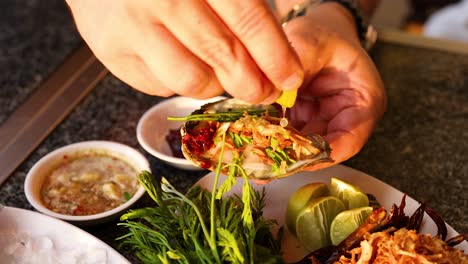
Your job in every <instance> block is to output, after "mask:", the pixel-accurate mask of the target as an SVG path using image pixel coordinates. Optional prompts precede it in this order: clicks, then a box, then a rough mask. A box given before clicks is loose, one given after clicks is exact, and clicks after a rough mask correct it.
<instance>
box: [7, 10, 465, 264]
mask: <svg viewBox="0 0 468 264" xmlns="http://www.w3.org/2000/svg"><path fill="white" fill-rule="evenodd" d="M57 5H58V6H60V7H59V8H58V9H59V10H62V11H66V10H64V9H63V6H61V5H60V4H57ZM57 21H60V23H62V24H61V26H57V25H56V24H54V23H51V24H50V27H52V28H48V29H47V30H45V31H44V35H42V38H47V37H48V36H55V38H56V39H58V40H61V41H59V42H57V43H56V44H54V45H55V46H54V45H52V46H53V47H54V48H51V49H46V52H45V53H43V52H44V51H43V49H41V48H43V46H44V45H45V46H46V47H50V46H49V44H50V43H51V42H49V41H46V40H44V41H45V43H46V44H43V43H42V42H41V41H39V40H37V41H39V42H40V43H42V44H38V43H36V44H35V45H32V46H31V50H29V49H26V48H25V49H24V50H27V51H28V52H32V54H35V53H34V52H38V54H40V56H38V57H37V58H39V57H41V58H42V59H34V58H29V59H28V61H27V62H21V63H20V62H18V63H13V62H14V61H15V60H20V58H10V57H9V56H10V54H9V53H0V55H1V56H0V60H1V63H2V65H5V64H4V62H5V61H6V62H9V63H7V65H8V69H7V73H5V72H3V73H2V74H4V75H0V77H1V79H0V81H1V82H2V89H3V88H6V90H8V91H6V92H5V91H2V92H1V93H0V102H1V104H0V106H1V107H2V108H1V109H0V110H2V112H3V111H4V109H6V110H5V112H6V113H2V114H3V118H5V116H7V115H8V113H10V112H11V111H13V110H12V109H14V108H15V107H17V105H18V104H19V102H20V101H22V100H24V98H26V97H27V95H25V94H27V92H24V93H23V92H18V93H16V92H15V90H14V89H20V90H21V89H24V87H34V86H36V85H37V84H38V83H39V82H40V80H42V79H43V78H44V77H45V76H46V75H47V74H48V73H50V71H51V70H53V69H54V68H55V67H56V66H57V65H59V64H60V61H62V60H63V58H64V57H65V56H66V55H67V54H68V53H69V52H70V51H71V50H72V49H73V47H75V46H76V45H77V43H79V37H78V36H77V35H76V32H73V25H72V24H70V19H69V18H67V17H66V16H65V17H62V18H61V19H58V20H57ZM54 25H55V26H57V27H58V29H57V28H55V29H54V27H55V26H54ZM68 30H70V31H71V33H70V34H69V32H68ZM47 32H48V33H47ZM56 34H59V35H60V36H62V37H63V38H61V37H60V36H57V35H56ZM66 36H67V37H69V38H70V39H69V40H67V41H65V42H63V39H64V38H66ZM0 37H2V40H4V39H5V38H3V35H2V33H0ZM17 38H18V39H14V38H13V39H10V40H9V41H12V43H23V42H21V38H22V41H26V39H28V38H27V37H25V36H17ZM47 43H49V44H47ZM15 45H16V44H15ZM54 50H55V52H54ZM14 54H15V55H14V56H18V54H21V53H18V54H17V53H14ZM11 56H13V55H11ZM372 56H373V58H374V61H375V62H376V65H377V67H378V69H379V71H380V73H381V75H382V78H383V80H384V83H385V86H386V89H387V93H388V111H387V112H386V114H385V116H384V117H383V119H382V120H381V122H380V123H379V124H378V126H377V128H376V130H375V133H374V134H373V136H372V137H371V139H370V140H369V142H368V144H367V145H366V146H365V147H364V148H363V150H362V151H361V152H360V153H359V154H357V155H356V156H355V157H353V158H351V159H350V160H348V161H346V162H345V163H344V164H345V165H348V166H350V167H352V168H355V169H358V170H361V171H363V172H365V173H367V174H370V175H372V176H374V177H376V178H378V179H380V180H382V181H384V182H386V183H388V184H390V185H392V186H394V187H395V188H397V189H399V190H401V191H403V192H405V193H407V194H408V195H410V196H412V197H413V198H415V199H417V200H419V201H425V202H428V203H429V205H430V206H431V207H432V208H433V209H435V211H437V212H438V213H439V214H440V215H441V216H442V217H443V218H444V219H445V220H446V221H447V222H448V223H449V224H450V225H451V226H453V227H454V228H455V229H456V230H457V231H458V232H461V233H468V216H467V215H468V214H467V208H468V192H466V186H468V163H467V161H468V160H467V157H466V153H467V150H468V146H467V144H468V132H467V131H468V123H467V122H466V120H467V117H468V55H462V54H457V53H450V52H444V51H436V50H432V49H425V48H418V47H410V46H406V45H400V44H391V43H378V45H377V46H376V48H375V49H374V51H373V52H372ZM44 58H46V61H47V62H49V61H50V62H52V63H45V62H43V61H42V60H44ZM23 59H24V58H21V60H23ZM12 61H13V62H12ZM25 63H26V64H29V63H30V65H29V67H26V68H24V66H25ZM15 67H17V68H20V69H17V68H15ZM17 70H20V71H21V74H18V75H16V74H15V72H16V71H17ZM34 76H40V77H39V78H35V77H34ZM29 90H31V88H29ZM29 92H30V91H29ZM9 100H17V101H15V102H17V103H14V104H9V105H8V106H7V107H6V108H4V107H5V106H4V105H3V104H4V103H5V102H6V103H8V102H9ZM161 100H162V98H158V97H151V96H148V95H145V94H142V93H139V92H137V91H135V90H133V89H131V88H129V87H128V86H126V85H125V84H123V83H122V82H120V81H119V80H117V79H116V78H115V77H113V76H111V75H109V76H107V77H106V78H105V79H104V80H103V81H101V82H100V83H99V85H98V86H97V87H95V88H94V90H93V91H92V92H91V93H90V94H89V95H88V96H87V97H86V98H85V99H84V100H83V101H82V102H81V103H80V104H79V105H78V107H77V108H76V109H75V110H74V111H73V112H72V113H71V115H70V116H68V117H67V118H66V119H65V121H64V122H62V124H60V126H58V127H57V128H56V129H55V130H54V131H53V132H52V134H51V135H50V136H49V137H48V138H47V139H46V140H45V141H44V142H43V143H42V144H41V145H40V146H39V147H38V148H37V149H36V150H35V151H34V153H33V154H32V155H31V156H30V157H29V158H28V159H27V160H26V161H25V162H24V163H23V164H22V165H21V166H20V167H19V168H18V169H17V170H16V171H15V173H14V174H13V175H12V176H11V177H10V178H9V179H8V180H7V181H5V182H4V183H3V184H2V185H1V186H0V193H1V196H0V204H4V205H7V206H14V207H19V208H26V209H32V207H31V206H30V205H29V204H28V202H27V201H26V198H25V196H24V193H23V182H24V178H25V175H26V173H27V172H28V170H29V169H30V168H31V167H32V165H33V164H34V163H35V162H37V161H38V160H39V159H40V158H41V157H42V156H44V155H45V154H47V153H48V152H50V151H52V150H54V149H56V148H58V147H61V146H64V145H67V144H70V143H74V142H78V141H84V140H94V139H99V140H113V141H117V142H121V143H124V144H127V145H130V146H133V147H135V148H137V149H138V150H140V151H141V152H142V153H144V154H145V155H146V157H147V158H148V159H149V160H150V163H151V168H152V170H153V172H155V173H157V174H159V175H164V176H166V177H167V178H168V179H169V180H170V181H171V183H172V184H173V185H174V186H176V187H177V188H178V189H180V190H181V191H185V190H187V188H188V187H189V186H191V185H192V184H193V183H195V182H196V181H197V180H198V179H199V178H200V177H201V176H203V175H204V174H205V173H206V172H203V171H202V172H196V173H195V172H187V171H182V170H178V169H175V168H172V167H170V166H168V165H165V164H164V163H162V162H161V161H159V160H158V159H156V158H154V157H152V156H151V155H149V154H148V153H146V152H145V151H144V150H143V149H142V148H141V147H140V146H139V145H138V142H137V139H136V135H135V128H136V124H137V122H138V119H139V118H140V117H141V115H142V114H143V113H144V112H145V111H146V110H147V109H149V108H150V107H151V106H153V105H154V104H156V103H158V102H159V101H161ZM1 120H2V119H0V124H1ZM149 202H150V200H149V198H148V197H147V196H145V197H144V198H142V199H141V200H140V201H139V202H138V204H137V206H142V205H146V204H148V203H149ZM116 224H117V222H111V223H108V224H103V225H99V226H95V227H89V228H84V229H85V230H86V231H89V232H90V233H91V234H93V235H95V236H96V237H98V238H100V239H102V240H103V241H104V242H106V243H108V244H109V245H111V246H112V247H114V248H118V243H117V242H116V241H115V238H117V237H118V236H120V235H122V234H123V233H124V230H122V229H121V228H120V227H118V226H117V225H116ZM118 250H119V251H120V252H121V253H122V254H123V255H124V256H126V257H127V258H129V259H130V260H131V261H134V262H136V260H135V258H134V256H133V255H132V253H131V252H130V251H128V250H122V249H118Z"/></svg>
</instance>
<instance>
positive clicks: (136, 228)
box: [118, 134, 282, 263]
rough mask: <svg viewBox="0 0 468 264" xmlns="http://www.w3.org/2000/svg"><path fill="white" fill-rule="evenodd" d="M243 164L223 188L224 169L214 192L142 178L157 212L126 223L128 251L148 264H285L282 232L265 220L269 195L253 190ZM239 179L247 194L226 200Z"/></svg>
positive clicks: (140, 212)
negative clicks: (185, 189) (184, 189)
mask: <svg viewBox="0 0 468 264" xmlns="http://www.w3.org/2000/svg"><path fill="white" fill-rule="evenodd" d="M225 137H226V134H224V135H223V139H222V141H223V142H224V141H225ZM223 151H224V148H223V149H222V150H221V152H223ZM221 157H222V153H221V155H220V159H221ZM241 160H242V157H236V159H235V162H233V163H232V164H229V165H226V166H229V175H228V177H227V179H226V180H225V181H224V182H223V183H222V184H221V185H220V187H217V186H218V181H219V175H220V171H221V169H222V167H221V166H222V165H221V164H222V163H221V162H219V163H218V167H217V170H216V176H215V181H214V183H213V190H212V191H211V192H210V191H208V190H205V189H202V188H201V187H199V186H194V187H192V188H191V189H189V191H188V192H187V194H185V195H183V194H182V193H180V192H178V191H177V190H176V189H175V188H174V187H173V186H172V185H171V184H170V183H169V182H168V181H167V180H166V179H165V178H164V177H161V178H160V179H159V180H157V179H156V178H155V177H153V175H151V174H150V173H149V172H147V171H143V172H142V173H140V174H139V175H138V179H139V181H140V183H141V184H142V185H143V186H144V188H145V189H146V191H147V193H148V194H149V196H150V197H151V198H152V199H153V200H154V201H155V202H156V206H155V207H148V208H141V209H135V210H131V211H129V212H128V213H126V214H124V215H123V216H122V217H121V220H122V221H123V222H122V223H119V225H121V226H124V227H126V228H127V229H128V233H127V234H125V235H123V236H122V237H120V238H118V239H120V240H121V241H122V246H128V247H130V248H131V249H132V250H134V251H135V254H136V256H137V257H138V258H139V259H141V260H142V261H143V262H144V263H281V262H282V260H281V247H280V240H281V234H282V232H280V233H279V237H278V240H276V239H275V238H274V236H273V234H272V233H271V228H272V227H273V226H275V225H276V224H277V223H276V221H274V220H266V219H264V217H263V208H264V207H265V190H264V189H263V192H259V191H256V190H254V189H253V188H252V186H251V185H250V182H249V181H248V179H247V175H246V174H245V172H244V170H243V169H242V168H241V167H240V166H239V164H241ZM236 176H241V177H243V178H244V183H243V185H242V194H241V195H240V196H238V195H232V196H223V195H224V194H226V193H227V192H228V191H229V190H230V189H231V188H232V186H234V185H235V184H236V182H237V180H236ZM280 230H282V229H280Z"/></svg>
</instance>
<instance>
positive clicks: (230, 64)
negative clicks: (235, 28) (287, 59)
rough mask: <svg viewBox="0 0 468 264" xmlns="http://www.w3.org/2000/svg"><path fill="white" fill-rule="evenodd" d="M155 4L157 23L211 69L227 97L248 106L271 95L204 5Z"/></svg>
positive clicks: (197, 0) (195, 0)
mask: <svg viewBox="0 0 468 264" xmlns="http://www.w3.org/2000/svg"><path fill="white" fill-rule="evenodd" d="M223 2H224V1H223ZM157 3H159V7H160V8H159V9H158V10H159V11H158V12H157V14H158V17H160V19H161V22H162V23H163V24H164V25H165V26H166V28H168V29H170V31H171V33H172V34H173V35H174V36H175V37H176V38H177V39H178V40H179V41H180V42H181V43H182V44H183V45H184V46H185V47H187V48H188V49H189V50H190V51H191V52H192V53H193V54H195V55H196V56H197V57H198V58H200V59H201V60H202V61H204V62H205V63H207V64H208V65H209V66H210V67H211V68H212V69H213V71H214V73H215V74H216V76H217V78H218V80H219V81H220V83H221V85H222V86H223V88H224V89H225V90H226V91H227V92H228V93H230V94H231V95H233V96H234V97H237V98H239V99H243V100H245V101H249V102H260V101H262V100H263V99H264V97H265V95H267V94H269V93H271V91H272V90H273V89H274V87H273V85H272V84H271V82H269V81H268V80H267V79H266V78H265V76H264V75H263V74H262V72H261V71H260V69H259V68H258V67H257V66H256V64H255V63H254V61H253V60H252V58H251V57H250V55H249V54H248V52H247V50H246V49H245V48H244V46H243V45H242V43H241V42H240V41H239V40H238V39H237V38H236V36H235V35H233V34H232V33H231V31H230V30H229V29H228V28H227V27H226V26H225V25H224V23H223V21H222V20H221V19H220V17H219V16H218V15H216V13H215V12H214V11H213V10H212V9H211V8H210V7H209V6H208V5H207V3H206V2H205V1H203V0H193V1H170V4H167V3H165V1H161V2H159V1H157ZM224 3H226V2H224ZM156 5H157V6H158V4H156ZM226 8H227V7H226ZM200 30H202V32H200Z"/></svg>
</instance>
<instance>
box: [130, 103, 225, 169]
mask: <svg viewBox="0 0 468 264" xmlns="http://www.w3.org/2000/svg"><path fill="white" fill-rule="evenodd" d="M225 98H226V97H223V96H218V97H214V98H211V99H207V100H197V99H193V98H189V97H183V96H176V97H172V98H170V99H166V100H164V101H162V102H160V103H158V104H156V105H155V106H153V107H152V108H150V109H149V110H148V111H146V112H145V113H144V114H143V116H142V117H141V118H140V120H139V121H138V125H137V139H138V142H139V143H140V145H141V146H142V147H143V148H144V149H145V150H146V151H148V153H150V154H151V155H153V156H155V157H156V158H158V159H160V160H162V161H164V162H165V163H167V164H169V165H171V166H173V167H176V168H179V169H183V170H202V169H201V168H200V167H198V166H196V165H195V164H194V163H193V162H191V161H189V160H187V159H185V158H179V157H176V156H174V155H173V153H172V150H171V148H170V146H169V144H168V142H167V140H166V136H167V135H168V134H169V133H170V130H174V129H178V130H180V127H181V126H182V124H183V122H178V121H169V120H167V118H168V117H170V116H171V117H183V116H188V115H189V114H191V113H192V112H193V111H195V110H197V109H199V108H200V107H201V106H202V105H204V104H207V103H211V102H215V101H219V100H222V99H225Z"/></svg>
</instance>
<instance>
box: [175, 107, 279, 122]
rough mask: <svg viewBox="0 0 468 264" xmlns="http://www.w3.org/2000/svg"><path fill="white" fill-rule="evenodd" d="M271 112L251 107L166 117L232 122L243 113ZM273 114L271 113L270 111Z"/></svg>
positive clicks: (258, 113) (177, 119)
mask: <svg viewBox="0 0 468 264" xmlns="http://www.w3.org/2000/svg"><path fill="white" fill-rule="evenodd" d="M267 112H269V113H272V110H267V109H253V110H242V111H230V112H217V113H202V114H198V113H197V114H191V115H188V116H184V117H171V116H170V117H168V118H167V120H170V121H218V122H234V121H236V120H238V119H239V118H241V117H243V116H244V115H246V114H247V115H251V116H261V115H263V114H265V113H267ZM272 114H273V113H272Z"/></svg>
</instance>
